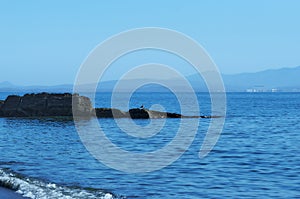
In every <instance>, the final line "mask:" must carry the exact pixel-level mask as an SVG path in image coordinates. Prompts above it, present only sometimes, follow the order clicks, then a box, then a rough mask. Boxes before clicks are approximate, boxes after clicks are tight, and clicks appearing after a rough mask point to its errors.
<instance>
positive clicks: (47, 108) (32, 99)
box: [0, 93, 92, 117]
mask: <svg viewBox="0 0 300 199" xmlns="http://www.w3.org/2000/svg"><path fill="white" fill-rule="evenodd" d="M73 98H74V99H75V100H74V101H73V103H72V99H73ZM72 104H73V105H74V110H75V111H78V112H79V113H81V114H86V115H90V113H91V110H92V105H91V101H90V100H89V98H87V97H83V96H79V95H76V94H75V95H72V94H70V93H64V94H49V93H39V94H26V95H24V96H22V97H20V96H16V95H10V96H8V97H7V99H6V100H5V101H4V103H3V105H2V106H1V108H0V109H1V113H0V116H2V117H42V116H47V117H51V116H73V112H72Z"/></svg>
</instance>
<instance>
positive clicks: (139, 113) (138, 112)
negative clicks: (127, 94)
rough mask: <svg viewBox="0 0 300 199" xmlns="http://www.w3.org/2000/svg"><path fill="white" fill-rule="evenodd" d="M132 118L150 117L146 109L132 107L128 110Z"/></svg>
mask: <svg viewBox="0 0 300 199" xmlns="http://www.w3.org/2000/svg"><path fill="white" fill-rule="evenodd" d="M129 115H130V117H131V118H132V119H148V118H150V116H149V113H148V111H146V110H145V109H139V108H134V109H130V110H129Z"/></svg>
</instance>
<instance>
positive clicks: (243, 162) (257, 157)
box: [0, 92, 300, 199]
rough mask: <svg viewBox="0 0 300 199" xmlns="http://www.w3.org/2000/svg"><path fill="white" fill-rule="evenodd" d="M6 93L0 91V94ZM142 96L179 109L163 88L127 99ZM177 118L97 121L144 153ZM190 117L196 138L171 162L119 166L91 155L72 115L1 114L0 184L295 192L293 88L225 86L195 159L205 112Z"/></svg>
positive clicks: (189, 194) (78, 189) (24, 190)
mask: <svg viewBox="0 0 300 199" xmlns="http://www.w3.org/2000/svg"><path fill="white" fill-rule="evenodd" d="M9 94H12V93H0V99H2V100H3V99H5V98H6V97H7V95H9ZM17 94H20V95H21V94H23V93H17ZM185 95H189V94H188V93H186V94H185ZM197 97H198V102H199V107H200V113H201V115H210V114H211V113H210V105H211V104H210V97H209V95H208V94H207V93H197ZM110 98H111V93H97V95H96V98H95V100H94V104H95V106H96V107H110V106H111V102H110ZM141 104H143V105H144V106H145V107H151V106H152V105H153V104H160V105H161V106H162V107H164V109H165V110H166V111H169V112H178V113H180V106H179V103H178V101H177V99H176V96H175V95H174V94H172V93H168V92H167V93H142V92H137V93H134V94H133V95H132V97H131V99H130V102H129V107H130V108H133V107H139V106H140V105H141ZM116 108H120V109H122V107H116ZM193 111H194V110H193V109H192V108H191V114H193ZM123 120H125V119H123ZM180 120H181V119H171V118H170V119H166V121H165V126H164V127H163V128H162V129H161V132H160V133H159V134H157V135H154V136H153V137H151V138H148V139H146V138H132V137H130V136H128V135H126V136H125V133H122V130H121V129H120V128H119V127H118V126H117V123H116V122H115V121H114V120H113V119H98V122H99V123H100V124H101V126H102V127H103V129H106V131H105V133H106V134H107V137H108V138H109V139H111V140H112V142H114V143H115V144H116V145H119V146H120V147H122V148H123V149H125V150H130V151H133V152H136V153H145V152H149V151H155V150H158V149H159V148H161V147H163V146H165V145H166V144H167V143H168V142H170V141H171V140H172V138H173V137H174V136H175V135H176V132H177V128H178V124H179V123H180ZM182 120H184V119H182ZM197 120H199V128H198V131H197V134H196V137H195V139H194V140H193V142H192V144H191V146H190V147H189V148H188V150H186V151H185V152H184V153H183V155H182V156H181V157H180V158H179V159H178V160H176V161H175V162H174V163H172V164H170V165H169V166H167V167H164V168H162V169H160V170H156V171H153V172H146V173H125V172H122V171H118V170H114V169H112V168H110V167H108V166H106V165H104V164H103V163H101V162H100V161H98V160H97V159H95V158H94V157H93V156H92V155H91V154H90V153H89V152H88V150H87V149H86V148H85V146H84V145H83V143H82V142H81V140H80V138H79V135H78V133H77V131H76V128H75V125H74V122H73V121H71V120H68V119H64V118H59V119H58V118H0V157H1V158H0V185H1V186H6V187H8V188H10V189H13V190H15V191H17V192H18V193H20V194H22V195H23V196H25V197H28V198H39V199H43V198H51V199H56V198H57V199H58V198H59V199H60V198H84V199H88V198H105V199H108V198H134V199H142V198H157V199H158V198H185V199H189V198H300V155H299V154H300V93H227V114H226V120H225V124H224V128H223V131H222V134H221V136H220V138H219V140H218V142H217V144H216V145H215V147H214V149H213V150H212V151H211V152H210V153H209V154H208V156H206V157H205V158H202V159H200V158H199V156H198V155H199V149H200V147H201V144H202V142H203V139H204V136H205V133H206V132H207V129H208V126H209V123H210V120H211V119H205V118H202V119H197ZM134 122H135V124H137V125H140V126H143V127H145V126H147V125H148V124H149V123H150V121H149V120H135V121H134ZM119 164H120V165H122V160H120V162H119Z"/></svg>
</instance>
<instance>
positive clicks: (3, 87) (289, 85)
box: [0, 66, 300, 92]
mask: <svg viewBox="0 0 300 199" xmlns="http://www.w3.org/2000/svg"><path fill="white" fill-rule="evenodd" d="M222 77H223V81H224V85H225V89H226V91H228V92H246V91H247V92H276V91H281V92H300V66H298V67H295V68H282V69H276V70H265V71H261V72H256V73H241V74H234V75H224V74H223V75H222ZM186 78H187V80H188V81H189V82H190V84H191V85H192V87H193V89H194V90H195V91H204V92H205V91H207V88H206V85H205V83H204V81H203V79H202V77H201V76H200V75H199V74H194V75H190V76H187V77H186ZM140 82H141V80H140V79H131V80H122V83H121V85H122V88H123V90H122V91H125V92H126V88H130V87H132V86H133V85H138V84H139V83H140ZM161 82H163V83H164V84H166V85H170V84H171V85H173V86H174V88H177V89H178V90H179V91H184V88H183V87H182V85H180V83H179V81H178V80H176V79H169V80H161ZM116 83H117V80H112V81H105V82H101V83H100V84H99V85H98V87H97V91H99V92H101V91H102V92H110V91H112V90H113V88H114V86H115V84H116ZM81 88H82V90H86V91H90V88H91V85H82V86H81ZM72 90H73V85H70V84H65V85H57V86H18V85H13V84H11V83H10V82H7V81H5V82H1V83H0V92H72ZM142 90H143V91H145V92H147V91H149V92H163V91H166V88H163V87H162V86H159V85H157V84H150V85H146V86H144V87H143V89H142Z"/></svg>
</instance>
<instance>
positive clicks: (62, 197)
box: [0, 168, 124, 199]
mask: <svg viewBox="0 0 300 199" xmlns="http://www.w3.org/2000/svg"><path fill="white" fill-rule="evenodd" d="M0 186H2V187H5V188H8V189H11V190H14V191H16V192H17V193H19V194H21V195H22V196H24V197H27V198H32V199H73V198H74V199H77V198H78V199H79V198H80V199H82V198H84V199H94V198H100V199H117V198H124V197H120V196H116V195H115V194H113V193H109V192H107V191H105V190H101V189H94V188H82V187H76V186H70V187H68V186H61V185H57V184H54V183H48V182H44V181H42V180H38V179H34V178H30V177H26V176H23V175H20V174H18V173H15V172H13V171H11V170H10V169H1V168H0Z"/></svg>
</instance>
